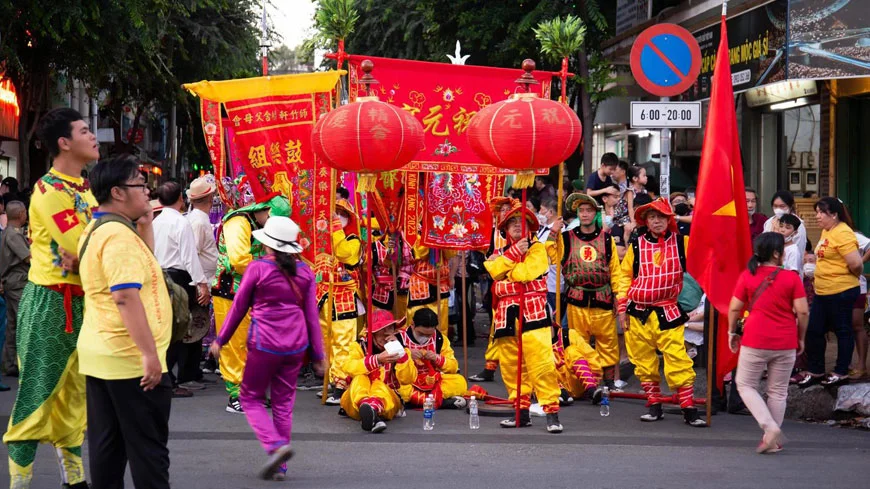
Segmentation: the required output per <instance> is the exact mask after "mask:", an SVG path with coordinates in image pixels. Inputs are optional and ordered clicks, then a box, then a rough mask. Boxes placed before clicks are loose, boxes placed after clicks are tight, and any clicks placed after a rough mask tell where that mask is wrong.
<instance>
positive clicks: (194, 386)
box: [178, 380, 205, 391]
mask: <svg viewBox="0 0 870 489" xmlns="http://www.w3.org/2000/svg"><path fill="white" fill-rule="evenodd" d="M178 387H184V388H185V389H187V390H189V391H204V390H205V386H204V385H202V384H200V383H199V382H196V381H193V380H191V381H190V382H185V383H183V384H178Z"/></svg>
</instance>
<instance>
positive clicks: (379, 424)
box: [372, 420, 387, 433]
mask: <svg viewBox="0 0 870 489" xmlns="http://www.w3.org/2000/svg"><path fill="white" fill-rule="evenodd" d="M385 429H387V423H384V422H383V421H381V420H378V421H377V422H376V423H375V425H374V426H372V433H380V432H382V431H384V430H385Z"/></svg>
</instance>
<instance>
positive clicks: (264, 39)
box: [260, 2, 341, 76]
mask: <svg viewBox="0 0 870 489" xmlns="http://www.w3.org/2000/svg"><path fill="white" fill-rule="evenodd" d="M269 46H270V44H269V27H268V26H267V25H266V2H263V18H262V19H261V20H260V55H261V56H262V62H263V76H268V75H269ZM338 68H339V69H341V66H339V67H338Z"/></svg>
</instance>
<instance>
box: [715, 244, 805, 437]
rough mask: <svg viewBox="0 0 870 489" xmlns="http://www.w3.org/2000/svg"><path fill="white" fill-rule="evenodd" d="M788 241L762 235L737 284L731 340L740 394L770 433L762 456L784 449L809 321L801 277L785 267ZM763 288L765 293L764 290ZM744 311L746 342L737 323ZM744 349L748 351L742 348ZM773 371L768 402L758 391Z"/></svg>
mask: <svg viewBox="0 0 870 489" xmlns="http://www.w3.org/2000/svg"><path fill="white" fill-rule="evenodd" d="M784 249H785V239H784V238H783V237H782V235H781V234H778V233H762V234H760V235H759V236H758V237H757V238H755V254H754V255H752V259H750V260H749V266H748V270H745V271H744V272H743V274H741V275H740V278H739V279H738V280H737V286H736V287H735V288H734V296H733V297H732V298H731V305H730V307H729V311H728V335H729V340H730V347H731V351H733V352H734V353H737V350H738V348H739V349H740V356H739V358H738V361H737V378H736V382H737V391H738V392H739V393H740V397H741V398H743V402H744V403H745V404H746V407H747V408H748V409H749V411H750V412H751V413H752V416H753V417H755V420H756V421H757V422H758V425H759V426H760V427H761V429H762V430H764V437H763V438H762V440H761V443H760V444H759V445H758V448H757V449H756V451H757V452H758V453H772V452H778V451H779V450H780V449H781V444H780V443H781V439H782V431H781V429H780V427H781V425H782V419H783V417H784V415H785V404H786V397H787V396H788V381H789V376H790V375H791V370H792V368H793V367H794V362H795V357H796V356H797V355H799V354H800V353H802V352H803V351H804V336H805V335H806V332H807V322H808V321H809V307H808V306H807V298H806V292H805V291H804V286H803V283H802V282H801V279H800V276H799V275H798V274H797V273H796V272H794V271H791V270H785V269H783V268H782V257H783V254H784ZM762 287H763V289H761V288H762ZM744 309H751V312H750V313H749V316H748V317H746V319H745V322H744V327H743V335H742V337H741V336H740V334H739V333H738V332H737V320H738V318H740V317H742V316H743V310H744ZM741 346H742V348H740V347H741ZM765 369H766V370H767V403H766V404H765V402H764V399H762V397H761V394H760V393H759V392H758V383H759V381H760V380H761V376H762V374H763V373H764V371H765Z"/></svg>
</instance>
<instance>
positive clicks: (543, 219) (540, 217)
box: [538, 214, 547, 226]
mask: <svg viewBox="0 0 870 489" xmlns="http://www.w3.org/2000/svg"><path fill="white" fill-rule="evenodd" d="M538 224H540V225H541V226H546V225H547V216H545V215H543V214H538Z"/></svg>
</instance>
